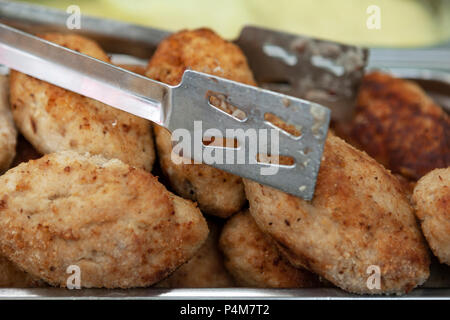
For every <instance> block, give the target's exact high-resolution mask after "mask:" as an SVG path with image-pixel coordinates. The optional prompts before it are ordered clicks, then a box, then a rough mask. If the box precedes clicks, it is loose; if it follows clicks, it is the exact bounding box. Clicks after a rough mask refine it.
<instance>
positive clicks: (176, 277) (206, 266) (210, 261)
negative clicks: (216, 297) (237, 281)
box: [157, 220, 234, 288]
mask: <svg viewBox="0 0 450 320" xmlns="http://www.w3.org/2000/svg"><path fill="white" fill-rule="evenodd" d="M208 227H209V231H210V232H209V235H208V238H207V239H206V241H205V243H204V244H203V246H202V247H201V248H200V249H199V250H198V251H197V253H196V254H195V256H194V257H193V258H192V259H191V260H189V261H188V262H187V263H186V264H184V265H182V266H181V267H180V268H178V269H177V270H176V271H175V272H174V273H172V274H171V275H170V276H169V277H168V278H167V279H165V280H163V281H161V282H160V283H158V284H157V287H162V288H229V287H234V281H233V278H232V277H231V276H230V274H229V273H228V271H227V269H225V266H224V263H223V257H222V253H221V252H220V250H219V247H218V242H219V233H220V227H219V226H218V225H217V224H216V223H214V222H212V221H211V220H209V221H208Z"/></svg>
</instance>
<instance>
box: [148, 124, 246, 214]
mask: <svg viewBox="0 0 450 320" xmlns="http://www.w3.org/2000/svg"><path fill="white" fill-rule="evenodd" d="M154 131H155V137H156V147H157V151H158V156H159V162H160V165H161V168H162V170H163V173H164V175H165V176H166V177H167V178H168V180H169V182H170V185H171V187H172V189H173V190H174V191H175V192H176V193H177V194H179V195H180V196H182V197H183V198H186V199H191V200H193V201H196V202H197V203H198V205H199V207H200V209H201V210H202V211H203V212H205V213H208V214H211V215H215V216H218V217H221V218H227V217H229V216H231V215H232V214H233V213H235V212H236V211H238V210H239V209H240V208H241V207H242V206H243V205H244V204H245V202H246V199H245V194H244V185H243V184H242V179H241V177H238V176H235V175H232V174H229V173H227V172H225V171H222V170H218V169H216V168H213V167H210V166H208V165H204V164H187V163H182V162H181V161H179V162H178V163H175V162H173V161H172V159H171V157H172V156H173V157H176V155H172V142H171V140H170V132H169V131H168V130H166V129H164V128H162V127H158V126H154Z"/></svg>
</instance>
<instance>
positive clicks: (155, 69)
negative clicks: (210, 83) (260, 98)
mask: <svg viewBox="0 0 450 320" xmlns="http://www.w3.org/2000/svg"><path fill="white" fill-rule="evenodd" d="M186 69H191V70H196V71H200V72H204V73H208V74H212V75H215V76H219V77H223V78H227V79H231V80H234V81H238V82H242V83H246V84H249V85H255V80H254V79H253V74H252V72H251V71H250V68H249V67H248V64H247V59H246V58H245V56H244V54H243V53H242V51H241V50H240V49H239V47H237V46H236V45H234V44H232V43H231V42H228V41H225V40H223V39H222V38H220V37H219V36H218V35H217V34H215V33H214V32H213V31H212V30H209V29H197V30H192V31H188V30H185V31H180V32H177V33H175V34H174V35H172V36H170V37H168V38H167V39H165V40H163V41H162V42H161V43H160V44H159V46H158V49H157V50H156V52H155V54H154V55H153V57H152V59H151V60H150V62H149V64H148V66H147V71H146V75H147V76H148V77H149V78H152V79H155V80H158V81H161V82H164V83H167V84H170V85H176V84H178V83H179V82H180V81H181V77H182V76H183V72H184V71H185V70H186Z"/></svg>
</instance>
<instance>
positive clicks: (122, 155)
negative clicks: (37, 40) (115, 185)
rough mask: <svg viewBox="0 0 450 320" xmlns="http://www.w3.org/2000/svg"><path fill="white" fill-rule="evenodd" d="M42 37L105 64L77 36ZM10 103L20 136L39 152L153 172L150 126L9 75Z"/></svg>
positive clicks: (19, 75) (100, 52)
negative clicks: (86, 156)
mask: <svg viewBox="0 0 450 320" xmlns="http://www.w3.org/2000/svg"><path fill="white" fill-rule="evenodd" d="M43 38H45V39H47V40H49V41H53V42H55V43H57V44H59V45H62V46H66V47H68V48H70V49H73V50H76V51H79V52H82V53H84V54H87V55H91V56H92V57H94V58H97V59H100V60H103V61H106V62H109V58H108V56H107V55H106V54H105V52H103V50H102V49H101V48H100V47H99V46H98V45H97V44H96V43H95V42H93V41H91V40H88V39H86V38H83V37H80V36H77V35H60V34H46V35H44V36H43ZM10 86H11V88H10V93H11V96H10V101H11V106H12V109H13V115H14V120H15V121H16V123H17V126H18V127H19V129H20V131H21V132H22V134H23V135H24V136H25V137H26V138H27V140H28V141H30V142H31V144H32V145H33V146H34V147H35V148H36V149H37V150H38V151H39V152H40V153H42V154H46V153H52V152H56V151H62V150H74V151H78V152H90V153H91V154H100V155H103V156H104V157H106V158H108V159H114V158H117V159H120V160H122V161H123V162H125V163H127V164H130V165H132V166H136V167H139V168H145V169H146V170H149V171H150V170H151V169H152V165H153V162H154V159H155V150H154V145H153V138H152V133H151V127H150V122H149V121H147V120H144V119H141V118H138V117H135V116H133V115H130V114H128V113H126V112H123V111H120V110H117V109H115V108H112V107H109V106H107V105H105V104H102V103H100V102H98V101H95V100H92V99H89V98H86V97H84V96H81V95H78V94H76V93H73V92H69V91H67V90H64V89H61V88H59V87H56V86H54V85H51V84H49V83H46V82H43V81H40V80H37V79H35V78H32V77H29V76H27V75H25V74H22V73H19V72H16V71H11V79H10Z"/></svg>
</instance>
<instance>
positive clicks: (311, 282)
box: [220, 210, 319, 288]
mask: <svg viewBox="0 0 450 320" xmlns="http://www.w3.org/2000/svg"><path fill="white" fill-rule="evenodd" d="M220 248H221V249H222V251H223V253H224V255H225V265H226V267H227V268H228V270H229V271H230V272H231V274H232V275H233V277H234V278H235V279H236V281H237V283H238V284H239V285H240V286H243V287H257V288H301V287H316V286H319V280H318V278H317V276H315V275H314V274H312V273H310V272H308V271H306V270H304V269H298V268H294V267H293V266H292V265H291V264H290V263H289V262H288V261H287V260H285V258H283V257H282V256H281V255H280V253H279V252H278V250H277V248H276V245H275V244H274V243H273V241H272V240H271V239H270V237H268V236H267V235H265V234H264V233H263V232H262V231H260V230H259V228H258V226H257V225H256V223H255V221H254V220H253V218H252V217H251V215H250V214H249V213H248V210H246V211H243V212H240V213H238V214H236V215H234V216H233V217H231V218H230V219H229V220H228V222H227V223H226V225H225V227H224V229H223V231H222V234H221V236H220Z"/></svg>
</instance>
